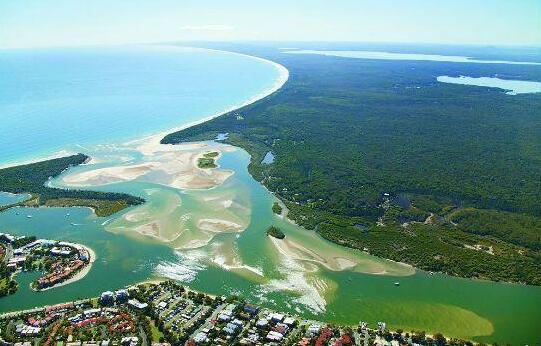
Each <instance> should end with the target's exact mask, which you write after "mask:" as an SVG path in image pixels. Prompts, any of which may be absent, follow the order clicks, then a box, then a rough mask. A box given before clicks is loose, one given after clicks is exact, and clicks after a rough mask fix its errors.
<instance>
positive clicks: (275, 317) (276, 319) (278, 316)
mask: <svg viewBox="0 0 541 346" xmlns="http://www.w3.org/2000/svg"><path fill="white" fill-rule="evenodd" d="M270 319H271V320H272V321H273V322H274V323H278V322H282V321H283V320H284V314H279V313H277V312H275V313H272V314H271V315H270Z"/></svg>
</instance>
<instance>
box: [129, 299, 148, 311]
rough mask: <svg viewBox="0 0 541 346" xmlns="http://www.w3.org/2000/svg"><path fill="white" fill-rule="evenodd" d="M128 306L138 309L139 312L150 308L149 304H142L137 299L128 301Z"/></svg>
mask: <svg viewBox="0 0 541 346" xmlns="http://www.w3.org/2000/svg"><path fill="white" fill-rule="evenodd" d="M128 305H129V306H130V307H132V308H134V309H137V310H144V309H146V308H147V307H148V304H147V303H141V302H140V301H138V300H137V299H130V300H128Z"/></svg>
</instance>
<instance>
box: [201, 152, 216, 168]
mask: <svg viewBox="0 0 541 346" xmlns="http://www.w3.org/2000/svg"><path fill="white" fill-rule="evenodd" d="M217 157H218V152H216V151H213V152H210V153H205V154H203V157H200V158H199V159H197V167H199V168H202V169H207V168H216V167H218V166H217V165H216V158H217Z"/></svg>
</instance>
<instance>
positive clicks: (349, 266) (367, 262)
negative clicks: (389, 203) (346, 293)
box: [269, 237, 415, 276]
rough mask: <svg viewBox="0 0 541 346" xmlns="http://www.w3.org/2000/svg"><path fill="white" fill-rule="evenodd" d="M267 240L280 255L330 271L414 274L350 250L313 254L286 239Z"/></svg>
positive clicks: (403, 266)
mask: <svg viewBox="0 0 541 346" xmlns="http://www.w3.org/2000/svg"><path fill="white" fill-rule="evenodd" d="M269 239H270V240H271V241H272V243H273V244H274V246H275V247H276V249H277V250H278V251H279V252H280V254H281V255H283V256H285V257H287V258H289V259H291V260H296V261H301V262H312V263H316V264H319V265H322V266H324V267H325V268H327V269H329V270H332V271H343V270H353V271H356V272H360V273H366V274H375V275H395V276H408V275H413V274H414V273H415V269H414V268H413V267H411V266H409V265H407V264H402V263H398V262H392V261H386V260H384V259H378V258H375V257H371V256H368V255H367V256H363V255H362V254H361V253H359V254H357V253H355V252H353V251H354V250H351V253H348V252H346V251H344V252H341V253H340V254H336V253H332V251H329V252H326V251H319V252H315V251H314V250H312V249H309V248H307V247H305V246H304V245H302V244H300V243H298V242H296V241H294V240H290V239H288V238H286V239H282V240H281V239H276V238H273V237H269ZM307 268H309V267H307Z"/></svg>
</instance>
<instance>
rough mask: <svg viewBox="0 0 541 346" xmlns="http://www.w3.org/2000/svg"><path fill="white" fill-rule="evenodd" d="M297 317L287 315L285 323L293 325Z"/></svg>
mask: <svg viewBox="0 0 541 346" xmlns="http://www.w3.org/2000/svg"><path fill="white" fill-rule="evenodd" d="M295 322H296V321H295V319H294V318H293V317H286V318H285V319H284V321H283V323H284V324H285V325H287V326H289V327H292V326H293V325H294V324H295Z"/></svg>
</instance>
